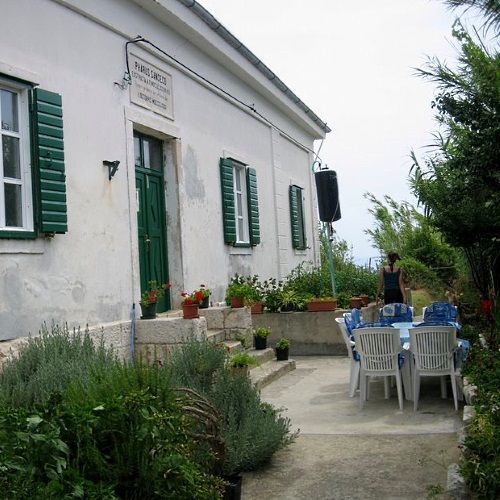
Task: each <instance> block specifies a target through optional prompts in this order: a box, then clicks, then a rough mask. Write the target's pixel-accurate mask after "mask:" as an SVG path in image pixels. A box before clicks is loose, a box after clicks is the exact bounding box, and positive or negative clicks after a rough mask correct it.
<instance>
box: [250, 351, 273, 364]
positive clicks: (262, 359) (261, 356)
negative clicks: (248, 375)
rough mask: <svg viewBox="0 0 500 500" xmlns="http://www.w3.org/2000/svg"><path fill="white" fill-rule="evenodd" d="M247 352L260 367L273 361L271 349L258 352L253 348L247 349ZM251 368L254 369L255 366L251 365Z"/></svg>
mask: <svg viewBox="0 0 500 500" xmlns="http://www.w3.org/2000/svg"><path fill="white" fill-rule="evenodd" d="M247 352H248V354H250V355H251V356H253V357H254V358H255V359H256V360H257V362H258V363H259V365H262V364H264V363H267V362H268V361H271V360H272V359H274V349H272V348H271V347H268V348H267V349H259V350H257V349H253V348H252V349H247ZM251 368H255V365H253V366H252V367H251Z"/></svg>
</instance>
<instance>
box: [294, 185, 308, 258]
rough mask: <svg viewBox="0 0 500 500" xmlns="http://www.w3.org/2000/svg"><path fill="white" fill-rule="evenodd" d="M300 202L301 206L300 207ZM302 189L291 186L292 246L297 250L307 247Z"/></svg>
mask: <svg viewBox="0 0 500 500" xmlns="http://www.w3.org/2000/svg"><path fill="white" fill-rule="evenodd" d="M299 203H300V205H301V206H300V207H299ZM301 208H302V190H301V189H300V188H299V187H298V186H290V222H291V230H292V247H293V248H295V249H297V250H304V249H305V248H306V242H305V236H304V221H303V216H302V210H301Z"/></svg>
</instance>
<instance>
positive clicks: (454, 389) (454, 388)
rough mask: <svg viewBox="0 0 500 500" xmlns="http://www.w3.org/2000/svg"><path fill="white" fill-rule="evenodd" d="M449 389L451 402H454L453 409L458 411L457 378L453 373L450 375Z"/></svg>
mask: <svg viewBox="0 0 500 500" xmlns="http://www.w3.org/2000/svg"><path fill="white" fill-rule="evenodd" d="M451 391H452V392H453V402H454V403H455V411H458V388H457V379H456V378H455V376H454V374H452V375H451Z"/></svg>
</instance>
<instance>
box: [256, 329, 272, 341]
mask: <svg viewBox="0 0 500 500" xmlns="http://www.w3.org/2000/svg"><path fill="white" fill-rule="evenodd" d="M271 332H272V331H271V328H264V327H262V326H259V327H257V328H256V329H255V330H254V336H255V337H261V338H264V339H265V338H267V337H269V335H271Z"/></svg>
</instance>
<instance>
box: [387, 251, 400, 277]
mask: <svg viewBox="0 0 500 500" xmlns="http://www.w3.org/2000/svg"><path fill="white" fill-rule="evenodd" d="M387 258H388V259H389V267H390V268H391V273H392V272H393V271H394V263H395V262H396V261H397V260H400V257H399V255H398V253H397V252H389V253H388V254H387Z"/></svg>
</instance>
